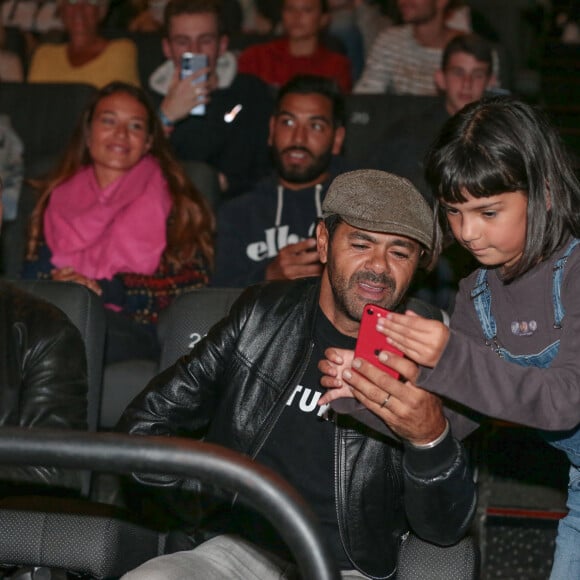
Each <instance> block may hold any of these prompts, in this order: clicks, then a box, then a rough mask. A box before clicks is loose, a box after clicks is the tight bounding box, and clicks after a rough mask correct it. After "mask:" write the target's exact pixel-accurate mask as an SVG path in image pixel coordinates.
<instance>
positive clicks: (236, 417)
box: [118, 170, 476, 580]
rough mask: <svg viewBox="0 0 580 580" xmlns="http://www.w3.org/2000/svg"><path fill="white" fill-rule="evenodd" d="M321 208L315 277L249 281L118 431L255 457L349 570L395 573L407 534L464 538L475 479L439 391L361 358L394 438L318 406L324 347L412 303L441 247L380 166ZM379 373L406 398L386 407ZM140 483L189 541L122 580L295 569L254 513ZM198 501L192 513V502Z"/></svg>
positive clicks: (401, 183)
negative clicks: (299, 499) (365, 318)
mask: <svg viewBox="0 0 580 580" xmlns="http://www.w3.org/2000/svg"><path fill="white" fill-rule="evenodd" d="M322 210H323V217H324V219H323V220H322V221H320V222H319V223H318V225H317V228H316V243H317V248H318V252H319V254H320V259H321V261H322V263H323V264H324V267H323V271H322V276H321V277H316V278H302V279H300V280H294V281H276V282H270V283H265V284H260V285H257V286H253V287H250V288H249V289H247V290H246V291H245V293H244V294H242V296H241V297H240V298H239V299H238V300H237V302H236V303H235V304H234V305H233V306H232V309H231V311H230V313H229V315H228V316H227V317H226V318H225V319H224V320H222V321H220V322H219V323H218V324H217V325H216V326H214V327H213V328H212V329H211V330H210V331H209V333H208V334H207V336H206V337H204V338H203V339H202V340H201V341H200V342H198V343H197V344H196V345H195V347H194V348H193V349H192V351H191V352H190V353H189V355H187V356H185V357H183V358H181V359H180V360H179V361H178V362H177V363H176V364H175V365H174V366H173V367H171V368H169V369H167V370H166V371H164V372H163V373H162V374H161V375H159V376H158V377H156V378H154V379H153V380H152V381H151V382H150V383H149V385H148V386H147V387H146V388H145V390H144V391H143V392H142V393H141V394H140V395H139V396H138V397H137V398H136V399H135V400H134V401H133V402H132V403H131V404H130V405H129V407H128V408H127V410H126V411H125V413H124V415H123V416H122V418H121V421H120V423H119V425H118V429H119V430H121V431H125V432H128V433H131V434H135V435H157V436H171V435H177V434H181V435H183V434H184V433H194V432H195V434H196V437H203V438H204V440H205V441H208V442H212V443H217V444H221V445H224V446H225V447H228V448H231V449H234V450H236V451H239V452H242V453H245V454H247V455H249V456H250V457H252V458H253V459H255V460H256V461H257V462H258V463H260V464H262V465H265V466H268V467H270V468H272V469H274V470H275V471H276V472H278V473H279V474H280V475H282V476H283V477H284V478H285V479H286V480H287V481H288V482H289V483H290V484H292V485H293V486H294V487H295V488H296V489H297V490H298V492H299V493H300V494H301V495H302V496H303V497H304V499H305V500H306V502H307V503H308V504H309V505H310V507H311V508H312V509H313V510H314V513H315V514H316V516H317V517H318V519H319V521H320V522H321V528H322V533H323V535H324V537H325V540H326V542H327V543H328V546H329V547H330V549H331V550H332V553H333V555H334V559H335V561H336V563H337V567H338V568H339V569H340V570H341V571H342V578H343V579H355V578H358V579H360V578H387V577H392V576H393V575H394V574H395V570H396V567H397V557H398V551H399V548H400V545H401V543H403V542H404V541H405V538H406V537H407V535H408V532H409V530H410V529H412V530H413V532H414V533H415V534H416V535H418V536H420V537H421V538H423V539H425V540H427V541H429V542H432V543H435V544H438V545H450V544H453V543H455V542H457V541H458V540H459V539H460V538H461V537H462V536H463V535H464V534H465V533H466V532H467V530H468V529H469V526H470V522H471V520H472V518H473V515H474V512H475V506H476V494H475V485H474V482H473V475H472V473H471V471H470V468H469V466H468V463H467V460H466V456H465V451H464V449H463V446H462V444H461V443H460V442H459V441H458V440H457V439H456V438H455V437H454V435H453V433H452V431H453V429H452V428H450V427H449V423H448V422H447V420H446V418H445V415H444V412H443V408H442V404H441V400H440V399H439V397H437V396H436V395H432V394H430V393H428V392H427V391H424V390H422V389H420V388H418V387H416V386H415V385H413V384H412V383H411V382H409V381H406V382H405V384H403V383H400V382H399V381H398V380H397V379H395V378H394V377H388V378H387V379H384V378H382V374H384V373H381V371H380V370H379V369H377V368H376V367H375V366H373V365H372V364H371V363H369V362H366V361H361V365H360V366H359V367H358V370H357V372H358V373H359V376H360V380H361V381H365V382H366V383H367V384H369V385H374V387H373V389H374V393H373V396H372V397H369V399H368V400H367V401H366V403H365V404H366V405H367V406H368V408H369V409H370V410H371V411H372V412H373V413H377V415H378V416H380V418H381V420H382V421H383V422H384V424H388V425H389V426H390V427H391V428H392V430H393V431H394V432H396V433H397V434H398V436H399V437H400V438H398V439H397V440H395V439H394V438H392V437H384V436H382V435H381V434H380V433H378V432H377V431H375V430H373V429H369V428H368V427H366V426H364V425H361V424H360V423H359V422H358V421H357V420H356V419H355V418H353V417H350V416H345V415H335V414H334V413H332V411H331V410H330V409H329V408H328V407H326V408H321V407H319V406H318V405H317V402H318V400H319V399H320V398H321V396H322V395H323V393H324V391H325V389H324V388H323V387H321V385H320V379H321V376H322V375H321V372H320V371H319V369H318V366H317V365H318V361H319V360H320V359H321V358H322V357H323V356H324V352H325V350H326V349H327V347H329V346H331V345H336V346H342V347H344V348H354V345H355V342H356V338H357V334H358V331H359V326H360V320H361V317H362V313H363V309H364V307H365V305H366V304H367V303H369V302H371V303H374V304H376V305H378V306H381V307H386V308H389V309H405V307H406V304H407V301H406V292H407V289H408V288H409V284H410V283H411V280H412V278H413V276H414V274H415V272H416V270H417V268H419V267H429V266H430V265H432V264H433V263H434V262H435V260H436V259H437V256H438V248H437V246H436V245H435V244H434V243H433V230H434V221H433V216H432V212H431V210H430V208H429V205H428V204H427V202H426V201H425V200H424V199H423V197H422V196H421V194H420V193H419V192H418V191H417V190H416V189H415V188H414V187H413V186H412V184H411V183H410V182H409V181H407V180H405V179H403V178H400V177H397V176H395V175H392V174H388V173H384V172H381V171H370V170H362V171H354V172H349V173H345V174H342V175H339V176H338V177H337V178H336V179H335V180H334V181H333V182H332V184H331V186H330V188H329V191H328V193H327V195H326V197H325V199H324V201H323V204H322ZM385 380H386V381H387V382H388V383H389V386H390V387H393V386H394V385H395V384H396V385H400V389H401V390H404V391H405V393H406V395H405V397H400V398H399V400H398V401H397V403H396V404H394V405H393V406H392V408H391V405H390V400H389V399H388V398H387V397H385V392H384V390H383V382H384V381H385ZM391 383H393V384H391ZM134 477H135V478H136V479H137V480H138V481H140V482H142V483H146V484H150V485H155V486H160V487H159V489H158V490H157V491H158V492H159V493H160V494H161V501H162V506H163V509H165V510H167V511H170V512H171V513H173V514H179V517H180V518H181V520H182V524H181V534H180V536H181V537H180V539H179V541H177V540H176V539H175V537H174V536H175V533H173V534H172V536H173V537H170V538H168V545H170V546H176V545H179V549H180V550H182V551H180V552H178V553H175V554H167V555H164V556H161V557H159V558H155V559H153V560H151V561H150V562H147V563H145V564H144V565H143V566H140V567H139V568H137V569H135V570H133V571H132V572H130V573H128V574H127V575H126V577H125V580H133V579H138V580H150V579H152V578H164V579H166V580H175V579H177V578H191V579H198V578H199V579H203V580H205V579H206V578H228V579H238V580H246V579H247V578H248V570H251V571H252V574H251V576H252V578H258V579H260V580H266V579H274V578H282V577H284V578H287V577H293V571H295V567H294V565H293V564H292V562H291V560H290V556H289V553H288V551H287V548H285V547H284V545H283V542H282V541H281V539H280V538H279V537H278V536H277V534H276V533H275V531H274V530H273V529H272V528H271V526H269V525H268V524H267V522H266V521H265V520H264V519H263V518H262V517H261V516H260V515H259V514H258V513H256V512H254V511H253V510H252V509H251V508H249V507H247V506H242V505H240V503H239V502H234V503H232V502H231V501H228V500H225V501H220V500H217V499H215V500H209V498H208V497H207V495H206V494H205V493H203V492H204V491H207V490H204V489H203V488H201V489H200V485H199V482H191V481H182V480H176V479H174V478H167V477H164V476H154V475H153V476H142V475H137V474H135V475H134ZM188 490H189V491H190V492H192V493H194V498H191V496H188V495H187V491H188ZM196 492H201V493H200V496H199V497H198V496H197V493H196ZM166 493H167V496H165V494H166ZM192 500H193V501H194V504H195V505H196V506H197V508H196V509H194V510H191V511H190V510H189V509H188V508H187V506H188V505H191V504H189V503H188V502H191V501H192ZM208 500H209V501H210V502H211V505H210V504H209V503H208ZM214 502H218V505H216V504H215V503H214ZM208 508H209V509H208ZM208 538H211V539H208ZM203 540H207V541H205V542H204V541H203ZM201 542H203V543H201ZM196 546H197V547H196Z"/></svg>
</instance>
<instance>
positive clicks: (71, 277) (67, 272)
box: [51, 268, 103, 296]
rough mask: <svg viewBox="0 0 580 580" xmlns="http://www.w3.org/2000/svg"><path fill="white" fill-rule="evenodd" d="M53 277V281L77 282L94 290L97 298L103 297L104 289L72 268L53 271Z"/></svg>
mask: <svg viewBox="0 0 580 580" xmlns="http://www.w3.org/2000/svg"><path fill="white" fill-rule="evenodd" d="M51 276H52V279H53V280H58V281H60V282H75V283H76V284H80V285H81V286H86V287H87V288H88V289H89V290H92V291H93V292H94V293H95V294H97V296H101V294H102V293H103V290H102V288H101V287H100V286H99V284H98V283H97V281H96V280H91V279H90V278H87V277H86V276H83V275H82V274H79V273H78V272H76V271H75V270H73V269H72V268H60V269H55V270H52V272H51Z"/></svg>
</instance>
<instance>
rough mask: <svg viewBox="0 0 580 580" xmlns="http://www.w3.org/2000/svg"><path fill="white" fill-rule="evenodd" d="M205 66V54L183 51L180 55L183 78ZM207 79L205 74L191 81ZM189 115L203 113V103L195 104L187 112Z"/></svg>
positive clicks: (197, 81) (196, 81)
mask: <svg viewBox="0 0 580 580" xmlns="http://www.w3.org/2000/svg"><path fill="white" fill-rule="evenodd" d="M205 67H207V56H206V55H205V54H197V53H193V52H184V53H183V54H182V55H181V78H182V79H184V78H186V77H188V76H191V75H192V74H193V73H194V72H196V71H198V70H199V69H201V68H205ZM206 80H207V75H203V76H201V77H198V78H196V79H195V80H194V81H192V82H193V83H194V84H195V83H199V82H204V81H206ZM189 114H190V115H205V104H203V103H202V104H201V105H196V106H195V107H193V109H191V111H190V112H189Z"/></svg>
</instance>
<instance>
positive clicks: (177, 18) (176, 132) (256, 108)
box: [151, 0, 273, 197]
mask: <svg viewBox="0 0 580 580" xmlns="http://www.w3.org/2000/svg"><path fill="white" fill-rule="evenodd" d="M227 47H228V37H227V36H226V34H225V31H224V28H223V21H222V18H221V12H220V4H219V2H218V1H217V0H170V1H169V3H168V4H167V7H166V10H165V26H164V39H163V52H164V54H165V56H166V57H167V58H168V59H169V61H168V62H166V63H165V64H163V65H162V66H161V67H160V68H159V69H158V70H157V71H155V72H154V73H153V75H152V77H151V87H152V89H153V90H154V91H155V92H156V93H160V94H161V95H164V98H163V100H162V101H161V103H160V107H159V114H160V117H161V120H162V123H163V124H164V125H165V127H166V132H167V133H168V134H170V139H171V143H172V145H173V147H174V150H175V151H176V153H177V156H178V157H179V158H181V159H191V160H197V161H204V162H206V163H209V164H210V165H212V166H213V167H215V168H216V169H217V170H218V171H219V174H220V185H221V188H222V190H223V192H224V193H225V195H226V196H230V197H231V196H234V195H237V194H240V193H244V192H246V191H249V189H250V188H251V187H252V186H253V184H254V183H255V182H256V181H257V180H258V179H259V178H260V177H262V176H263V175H265V174H266V173H267V172H268V170H269V167H270V162H269V159H268V149H267V146H266V140H267V135H268V118H269V116H270V114H271V111H272V104H273V99H272V96H271V92H270V89H269V88H268V86H267V85H266V84H264V83H263V82H262V81H261V80H260V79H258V78H256V77H254V76H252V75H245V74H237V71H236V58H235V56H234V55H233V54H231V53H228V52H227ZM184 52H194V53H202V54H205V55H206V56H207V60H208V66H207V67H206V68H204V69H201V70H200V71H199V72H197V73H194V74H193V75H192V76H191V77H187V78H184V79H180V72H181V57H182V55H183V53H184ZM220 56H221V58H219V57H220ZM218 58H219V62H218ZM203 76H206V77H207V80H201V79H202V78H203ZM199 104H204V105H205V106H206V111H205V114H204V115H191V114H190V111H191V109H192V108H193V107H194V106H196V105H199Z"/></svg>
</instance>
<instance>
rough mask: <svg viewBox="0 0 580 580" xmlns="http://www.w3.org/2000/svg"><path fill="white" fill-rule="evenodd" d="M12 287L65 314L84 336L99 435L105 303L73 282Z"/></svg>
mask: <svg viewBox="0 0 580 580" xmlns="http://www.w3.org/2000/svg"><path fill="white" fill-rule="evenodd" d="M12 283H13V284H14V285H15V286H17V287H18V288H20V289H21V290H24V291H26V292H29V293H31V294H34V295H35V296H37V297H38V298H42V299H43V300H46V301H47V302H50V303H51V304H53V305H54V306H56V307H57V308H59V309H60V310H62V311H63V312H64V313H65V314H66V315H67V316H68V317H69V319H70V320H71V322H72V323H73V324H74V325H75V326H76V327H77V328H78V330H79V332H80V333H81V336H82V338H83V340H84V343H85V349H86V353H87V371H88V393H87V422H88V427H89V430H90V431H95V430H96V428H97V416H98V410H99V404H100V399H101V381H102V374H103V354H104V346H105V314H104V309H103V303H102V301H101V299H100V298H99V297H98V296H97V295H96V294H95V293H94V292H91V291H90V290H89V289H88V288H86V287H85V286H81V285H80V284H75V283H73V282H57V281H55V280H16V281H13V282H12Z"/></svg>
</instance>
